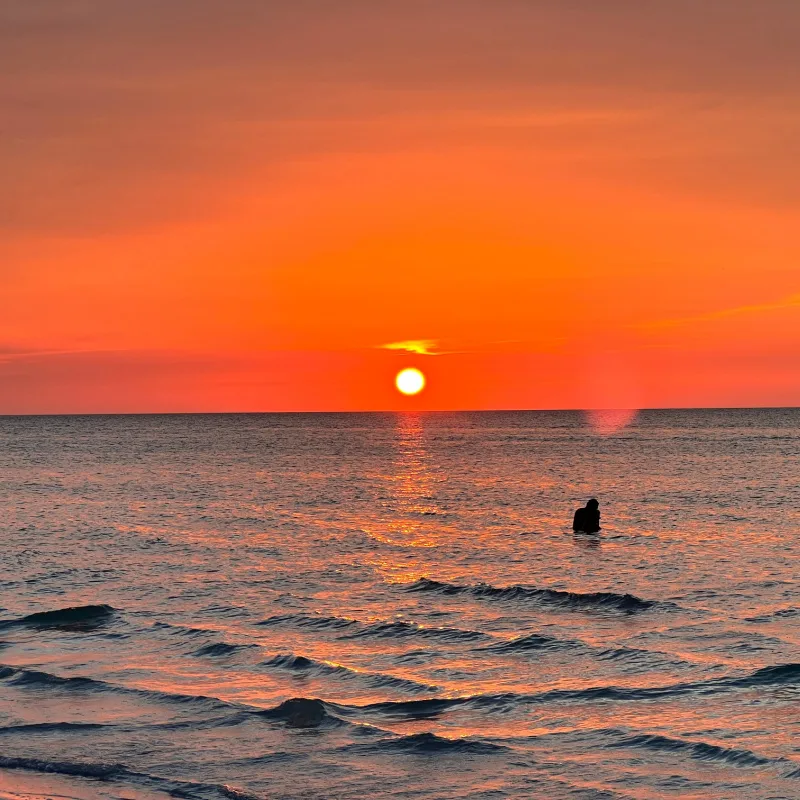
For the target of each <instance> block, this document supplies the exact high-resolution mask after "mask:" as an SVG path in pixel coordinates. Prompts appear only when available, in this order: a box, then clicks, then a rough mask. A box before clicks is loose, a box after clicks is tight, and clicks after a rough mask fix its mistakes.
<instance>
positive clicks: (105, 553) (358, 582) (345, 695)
mask: <svg viewBox="0 0 800 800" xmlns="http://www.w3.org/2000/svg"><path fill="white" fill-rule="evenodd" d="M590 497H597V498H598V499H599V500H600V504H601V511H602V531H601V533H600V534H598V535H586V534H575V533H573V532H572V530H571V520H572V514H573V512H574V509H575V508H576V507H577V506H578V505H582V504H583V503H585V501H586V500H587V499H589V498H590ZM799 500H800V411H798V410H791V409H774V410H767V409H761V410H715V411H646V412H643V413H641V414H640V415H639V416H638V417H637V418H636V419H634V420H633V421H632V422H631V424H629V425H628V426H627V427H626V428H624V429H622V430H618V431H617V432H616V433H614V434H613V435H608V436H599V435H597V434H596V433H594V432H593V431H592V429H591V428H589V427H587V424H586V422H585V421H584V418H583V417H582V416H581V415H580V414H578V413H545V412H524V413H522V412H521V413H510V412H508V413H505V412H503V413H500V412H498V413H475V414H466V413H465V414H408V415H406V414H340V415H337V414H308V415H306V414H286V415H278V414H275V415H271V414H264V415H208V416H205V415H197V416H192V415H187V416H180V415H177V416H93V417H89V416H87V417H27V418H10V417H7V418H0V563H1V564H2V572H0V581H1V582H0V587H2V591H1V592H0V607H1V610H0V620H2V622H0V665H1V666H0V774H1V775H2V776H3V778H4V780H5V782H6V784H8V785H11V786H13V785H14V780H15V776H16V777H17V778H18V780H19V781H20V782H22V781H23V780H24V779H25V777H26V776H28V778H31V777H33V776H38V777H37V779H42V776H43V775H45V776H49V777H50V778H52V779H54V780H56V779H57V776H58V775H64V776H72V777H71V778H70V779H69V780H70V784H69V785H70V786H71V789H70V792H71V793H70V795H69V796H74V797H81V798H83V797H86V798H88V797H114V798H132V797H144V796H147V797H167V796H174V797H184V798H209V800H213V799H217V798H225V797H228V798H271V799H274V798H343V799H344V798H358V800H363V798H487V800H488V798H493V799H494V798H526V797H531V798H553V799H554V800H558V799H559V798H575V799H576V800H604V799H605V798H608V800H611V799H612V798H636V799H637V800H650V799H651V798H652V800H655V799H656V798H659V799H660V798H668V797H676V798H677V797H680V798H703V799H704V800H705V799H706V798H708V799H709V800H710V799H711V798H714V799H718V800H738V798H746V799H747V800H767V799H768V798H769V800H778V799H786V800H792V799H793V800H796V798H798V797H800V601H799V600H798V586H797V578H798V574H799V567H800V559H798V555H800V512H799V511H798V508H799V507H800V504H799Z"/></svg>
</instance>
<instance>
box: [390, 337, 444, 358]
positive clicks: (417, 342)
mask: <svg viewBox="0 0 800 800" xmlns="http://www.w3.org/2000/svg"><path fill="white" fill-rule="evenodd" d="M438 345H439V342H438V341H437V340H436V339H408V340H407V341H405V342H389V344H381V345H378V347H379V348H380V349H381V350H405V352H407V353H416V354H417V355H420V356H436V355H439V353H434V352H433V350H434V348H436V347H437V346H438Z"/></svg>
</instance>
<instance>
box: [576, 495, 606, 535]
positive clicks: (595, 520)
mask: <svg viewBox="0 0 800 800" xmlns="http://www.w3.org/2000/svg"><path fill="white" fill-rule="evenodd" d="M572 530H574V531H577V532H578V533H597V532H598V531H599V530H600V503H598V502H597V500H595V499H594V498H592V499H591V500H590V501H589V502H588V503H587V504H586V506H585V507H584V508H579V509H578V510H577V511H576V512H575V518H574V519H573V520H572Z"/></svg>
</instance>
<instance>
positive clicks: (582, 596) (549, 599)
mask: <svg viewBox="0 0 800 800" xmlns="http://www.w3.org/2000/svg"><path fill="white" fill-rule="evenodd" d="M406 591H408V592H436V593H437V594H443V595H462V594H466V595H470V596H472V597H476V598H481V599H490V600H534V601H536V602H538V603H542V604H545V605H555V606H559V607H561V608H567V609H578V610H582V609H598V610H613V611H622V612H625V613H627V614H634V613H637V612H639V611H646V610H648V609H650V608H653V607H654V606H655V605H657V603H656V601H655V600H643V599H642V598H641V597H637V596H636V595H633V594H627V593H626V594H617V593H616V592H569V591H565V590H561V589H536V588H530V587H527V586H519V585H514V586H505V587H499V586H492V585H491V584H488V583H479V584H475V585H471V586H470V585H459V584H455V583H446V582H442V581H435V580H432V579H430V578H420V579H419V580H418V581H416V582H415V583H412V584H410V585H409V586H407V587H406Z"/></svg>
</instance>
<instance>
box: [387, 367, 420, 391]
mask: <svg viewBox="0 0 800 800" xmlns="http://www.w3.org/2000/svg"><path fill="white" fill-rule="evenodd" d="M394 383H395V386H397V389H398V391H400V392H402V393H403V394H419V393H420V392H421V391H422V390H423V389H424V388H425V376H424V375H423V374H422V373H421V372H420V371H419V370H418V369H414V367H409V368H408V369H401V370H400V372H398V373H397V377H396V378H395V379H394Z"/></svg>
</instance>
